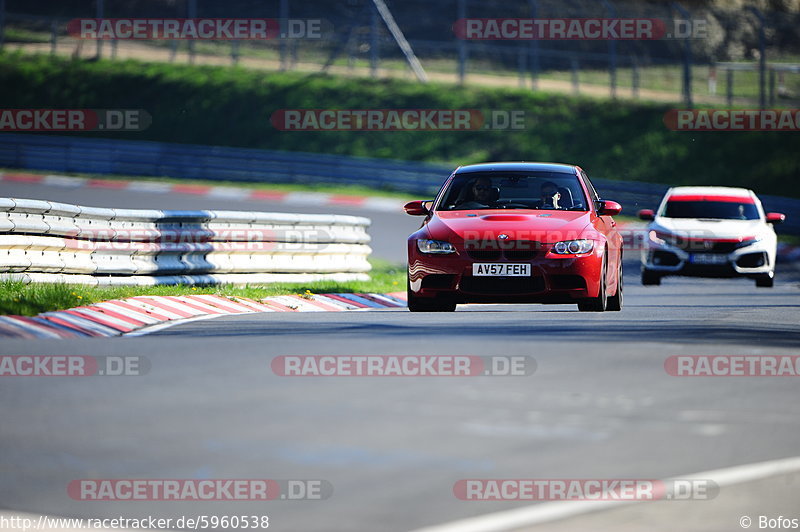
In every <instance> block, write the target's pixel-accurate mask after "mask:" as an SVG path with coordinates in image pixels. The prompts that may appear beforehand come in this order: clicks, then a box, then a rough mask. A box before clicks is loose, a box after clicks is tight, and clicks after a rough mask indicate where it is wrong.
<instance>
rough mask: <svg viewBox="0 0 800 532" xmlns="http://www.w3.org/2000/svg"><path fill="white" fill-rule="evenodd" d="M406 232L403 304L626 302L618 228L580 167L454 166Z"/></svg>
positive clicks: (601, 305)
mask: <svg viewBox="0 0 800 532" xmlns="http://www.w3.org/2000/svg"><path fill="white" fill-rule="evenodd" d="M405 210H406V212H407V213H408V214H411V215H415V216H424V217H425V219H424V220H423V223H422V227H421V228H420V229H419V230H418V231H417V232H415V233H414V234H412V235H411V236H410V237H409V238H408V287H407V288H408V308H409V310H410V311H411V312H437V311H438V312H450V311H453V310H455V308H456V305H457V304H459V303H577V305H578V309H579V310H582V311H595V312H603V311H605V310H621V309H622V235H620V234H619V232H618V231H617V228H616V222H614V219H613V218H612V216H614V215H616V214H619V213H620V211H621V210H622V207H621V206H620V205H619V204H618V203H616V202H613V201H608V200H602V199H600V196H599V195H598V194H597V192H596V191H595V189H594V187H593V186H592V183H591V181H589V177H588V176H587V175H586V172H584V171H583V170H582V169H581V168H579V167H578V166H573V165H567V164H554V163H484V164H474V165H469V166H462V167H459V168H458V169H456V170H455V172H453V174H452V175H450V177H449V178H448V179H447V181H446V182H445V184H444V186H442V188H441V190H440V191H439V193H438V194H437V195H436V198H435V199H434V200H432V201H412V202H410V203H408V204H406V206H405Z"/></svg>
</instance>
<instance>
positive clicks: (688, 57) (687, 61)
mask: <svg viewBox="0 0 800 532" xmlns="http://www.w3.org/2000/svg"><path fill="white" fill-rule="evenodd" d="M672 7H673V8H674V9H675V10H676V11H678V13H680V15H681V16H682V17H683V18H684V19H685V20H689V17H690V16H691V15H690V13H689V12H688V11H687V10H686V9H684V8H683V6H681V5H680V4H679V3H678V2H673V3H672ZM683 101H684V103H685V104H686V107H688V108H689V109H691V108H692V42H691V40H690V38H689V36H687V37H686V38H684V39H683Z"/></svg>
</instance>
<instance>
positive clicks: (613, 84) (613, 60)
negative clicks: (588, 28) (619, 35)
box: [602, 0, 617, 98]
mask: <svg viewBox="0 0 800 532" xmlns="http://www.w3.org/2000/svg"><path fill="white" fill-rule="evenodd" d="M602 2H603V5H604V6H605V7H606V9H607V10H608V16H609V17H610V18H617V8H616V7H614V4H612V3H611V2H609V1H608V0H602ZM608 78H609V85H610V87H609V90H610V91H611V97H612V98H616V97H617V41H616V40H615V39H610V40H609V41H608Z"/></svg>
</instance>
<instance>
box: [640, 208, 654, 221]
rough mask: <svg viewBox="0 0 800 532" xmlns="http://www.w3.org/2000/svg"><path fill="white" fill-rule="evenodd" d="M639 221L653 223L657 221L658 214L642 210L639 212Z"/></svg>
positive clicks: (650, 210)
mask: <svg viewBox="0 0 800 532" xmlns="http://www.w3.org/2000/svg"><path fill="white" fill-rule="evenodd" d="M639 219H640V220H645V221H648V222H649V221H651V220H655V219H656V213H655V211H653V209H642V210H641V211H639Z"/></svg>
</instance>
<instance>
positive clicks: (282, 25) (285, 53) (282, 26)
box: [278, 0, 289, 70]
mask: <svg viewBox="0 0 800 532" xmlns="http://www.w3.org/2000/svg"><path fill="white" fill-rule="evenodd" d="M287 24H289V0H281V3H280V7H278V38H279V39H280V43H279V45H280V54H281V70H286V69H287V68H288V66H289V65H288V63H289V41H287V40H286V29H287V28H286V26H287Z"/></svg>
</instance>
